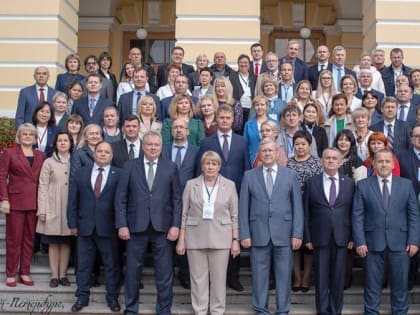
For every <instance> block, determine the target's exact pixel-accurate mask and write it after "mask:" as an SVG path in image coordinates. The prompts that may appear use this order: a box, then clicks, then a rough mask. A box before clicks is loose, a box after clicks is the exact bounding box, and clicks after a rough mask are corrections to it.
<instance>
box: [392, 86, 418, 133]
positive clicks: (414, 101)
mask: <svg viewBox="0 0 420 315" xmlns="http://www.w3.org/2000/svg"><path fill="white" fill-rule="evenodd" d="M396 98H397V101H398V110H397V117H398V119H399V120H402V121H405V122H407V123H408V124H409V125H410V127H411V126H414V125H415V124H416V122H417V120H416V115H417V114H416V111H417V107H418V106H419V105H420V96H419V95H413V90H412V89H411V87H410V86H409V85H408V84H402V85H400V86H399V87H398V88H397V95H396Z"/></svg>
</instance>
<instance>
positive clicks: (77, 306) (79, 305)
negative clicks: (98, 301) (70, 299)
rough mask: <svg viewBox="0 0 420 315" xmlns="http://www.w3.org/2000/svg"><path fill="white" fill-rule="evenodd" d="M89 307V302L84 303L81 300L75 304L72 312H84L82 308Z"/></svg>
mask: <svg viewBox="0 0 420 315" xmlns="http://www.w3.org/2000/svg"><path fill="white" fill-rule="evenodd" d="M88 305H89V302H84V301H82V300H81V299H77V301H76V303H74V304H73V306H72V307H71V311H72V312H73V313H75V312H79V311H81V310H82V308H84V307H85V306H88Z"/></svg>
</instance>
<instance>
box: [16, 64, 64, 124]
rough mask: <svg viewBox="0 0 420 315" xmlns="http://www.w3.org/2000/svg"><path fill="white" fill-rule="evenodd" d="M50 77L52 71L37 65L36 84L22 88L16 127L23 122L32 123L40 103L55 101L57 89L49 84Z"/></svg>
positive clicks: (17, 109) (35, 71)
mask: <svg viewBox="0 0 420 315" xmlns="http://www.w3.org/2000/svg"><path fill="white" fill-rule="evenodd" d="M49 77H50V72H49V70H48V68H47V67H36V68H35V70H34V79H35V84H34V85H31V86H27V87H25V88H23V89H21V90H20V92H19V98H18V104H17V108H16V116H15V120H16V121H15V123H16V129H17V128H19V126H20V125H21V124H23V123H31V124H32V116H33V114H34V112H35V108H37V106H38V105H39V104H41V103H42V102H45V101H46V102H48V103H49V104H52V103H53V101H52V100H53V97H54V95H55V93H56V92H57V91H56V90H54V89H53V88H52V87H50V86H48V84H47V82H48V79H49ZM51 110H52V108H51Z"/></svg>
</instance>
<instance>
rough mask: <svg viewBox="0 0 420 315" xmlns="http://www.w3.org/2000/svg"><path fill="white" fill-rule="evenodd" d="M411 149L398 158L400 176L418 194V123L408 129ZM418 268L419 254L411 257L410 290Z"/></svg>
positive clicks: (419, 154) (419, 155)
mask: <svg viewBox="0 0 420 315" xmlns="http://www.w3.org/2000/svg"><path fill="white" fill-rule="evenodd" d="M410 137H411V145H412V146H413V147H412V149H409V150H406V151H404V152H401V153H400V154H399V155H398V160H399V161H403V163H401V164H400V171H401V177H404V178H407V179H409V180H410V181H411V183H412V184H413V189H414V193H415V194H416V196H417V197H418V196H419V195H420V171H419V170H420V125H419V124H417V125H415V126H414V127H413V128H412V129H411V131H410ZM418 269H419V254H418V253H417V254H416V255H415V256H413V257H411V260H410V271H409V275H408V288H409V289H410V290H411V289H412V288H413V286H414V285H415V283H416V281H417V273H418Z"/></svg>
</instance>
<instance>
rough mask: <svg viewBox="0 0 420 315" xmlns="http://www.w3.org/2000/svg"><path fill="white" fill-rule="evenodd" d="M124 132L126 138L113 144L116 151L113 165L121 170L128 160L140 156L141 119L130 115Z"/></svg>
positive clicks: (126, 119)
mask: <svg viewBox="0 0 420 315" xmlns="http://www.w3.org/2000/svg"><path fill="white" fill-rule="evenodd" d="M122 131H123V134H124V138H123V139H121V140H118V141H115V142H113V143H112V144H111V146H112V150H113V151H114V157H113V159H112V165H113V166H115V167H119V168H122V167H123V166H124V163H125V162H127V161H128V160H132V159H134V158H138V157H139V156H140V153H141V140H140V119H139V118H138V117H137V116H135V115H128V116H127V117H125V119H124V122H123V125H122Z"/></svg>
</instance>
